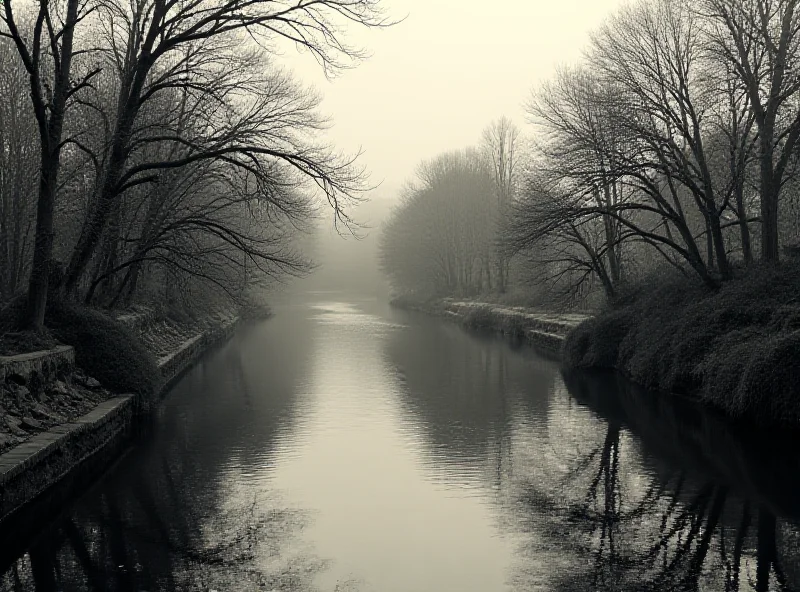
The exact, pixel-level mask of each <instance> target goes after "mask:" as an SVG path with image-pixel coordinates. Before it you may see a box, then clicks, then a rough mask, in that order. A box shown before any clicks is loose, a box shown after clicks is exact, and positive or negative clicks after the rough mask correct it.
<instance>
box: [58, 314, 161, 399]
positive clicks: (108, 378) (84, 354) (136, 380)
mask: <svg viewBox="0 0 800 592" xmlns="http://www.w3.org/2000/svg"><path fill="white" fill-rule="evenodd" d="M45 323H46V324H47V326H48V327H49V328H50V330H51V332H52V333H53V335H54V336H55V337H56V338H57V339H58V340H59V341H61V342H63V343H66V344H69V345H71V346H73V347H74V348H75V361H76V363H77V364H78V365H79V366H80V367H81V368H83V369H84V370H85V371H86V372H87V373H88V374H89V375H91V376H93V377H94V378H96V379H97V380H99V381H100V382H101V383H102V384H103V386H105V387H106V388H108V389H110V390H113V391H116V392H120V393H134V394H137V395H140V396H144V397H149V396H151V395H152V394H153V393H155V392H156V389H157V388H158V386H159V378H160V372H159V370H158V367H157V366H156V361H155V358H154V357H153V355H152V354H151V353H150V352H149V351H148V350H147V348H145V346H144V344H143V343H142V342H141V341H140V340H139V339H138V338H137V337H136V335H135V334H134V333H133V332H131V331H130V330H129V329H128V328H127V327H125V326H124V325H122V324H121V323H119V322H117V321H115V320H114V319H112V318H111V317H109V316H108V315H106V314H104V313H102V312H100V311H98V310H94V309H90V308H85V307H80V306H77V305H73V304H62V303H57V304H56V303H54V304H53V305H52V306H50V307H49V308H48V310H47V314H46V317H45Z"/></svg>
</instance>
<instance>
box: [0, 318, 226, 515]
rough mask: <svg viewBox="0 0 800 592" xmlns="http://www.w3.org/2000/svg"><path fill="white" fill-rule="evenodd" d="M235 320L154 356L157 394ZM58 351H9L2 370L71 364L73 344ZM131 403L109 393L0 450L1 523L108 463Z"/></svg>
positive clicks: (129, 420)
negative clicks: (160, 382)
mask: <svg viewBox="0 0 800 592" xmlns="http://www.w3.org/2000/svg"><path fill="white" fill-rule="evenodd" d="M238 325H239V318H238V317H236V318H232V319H227V320H225V321H224V322H223V323H222V324H221V325H220V326H218V327H216V328H214V329H211V330H208V331H206V332H205V333H203V334H201V335H198V336H197V337H194V338H192V339H190V340H188V341H186V342H185V343H184V344H183V345H182V346H181V347H180V348H178V349H177V350H176V351H174V352H173V353H171V354H169V355H167V356H164V357H162V358H161V359H160V360H158V366H159V369H160V370H161V372H162V375H163V377H164V386H163V388H162V391H161V394H163V393H164V392H166V391H167V390H168V388H169V386H170V385H171V384H173V383H174V382H175V381H176V380H177V379H178V378H179V377H180V376H181V375H182V374H183V373H184V372H185V371H186V370H187V369H189V368H190V367H191V366H192V365H193V364H194V363H195V362H196V361H197V359H198V358H200V356H202V355H203V354H204V353H205V352H206V351H208V349H209V348H211V347H212V346H214V345H216V344H218V343H220V342H222V341H224V340H227V339H228V338H230V337H231V335H233V333H234V331H235V330H236V328H237V327H238ZM59 350H61V351H58V352H56V354H55V356H54V352H53V351H49V352H36V353H33V354H24V355H23V356H13V358H14V360H12V365H9V366H8V368H10V369H11V370H6V372H7V373H8V374H9V375H11V374H22V375H23V376H25V374H24V373H23V372H22V371H20V370H25V369H26V368H30V369H31V372H34V371H36V372H43V371H44V370H47V371H48V372H52V371H54V370H53V368H55V369H56V370H55V371H57V370H60V368H61V366H60V364H65V363H67V362H68V363H69V365H70V367H71V366H72V365H74V359H75V353H74V351H73V349H72V348H71V347H63V348H59ZM17 358H23V359H20V360H18V359H17ZM6 359H8V358H6ZM28 376H30V374H29V375H28ZM3 377H5V375H3ZM134 408H135V404H134V397H133V396H132V395H123V396H118V397H113V398H111V399H108V400H106V401H104V402H102V403H100V404H99V405H98V406H97V407H95V408H94V409H93V410H92V411H90V412H89V413H87V414H86V415H83V416H81V417H79V418H78V419H76V420H75V421H72V422H70V423H65V424H61V425H58V426H55V427H53V428H51V429H50V430H48V431H46V432H42V433H40V434H37V435H35V436H33V437H32V438H30V439H29V440H27V441H25V442H23V443H22V444H20V445H19V446H16V447H15V448H12V449H11V450H9V451H7V452H6V453H4V454H2V455H0V523H3V524H5V523H6V522H7V521H11V520H9V519H11V518H12V516H13V517H14V518H13V520H14V521H18V520H19V518H18V517H17V515H18V514H24V513H23V512H20V510H21V509H22V508H23V507H24V506H26V505H28V504H29V503H30V502H32V501H33V500H35V499H37V498H39V497H42V494H43V493H44V492H45V491H47V490H50V489H52V488H54V486H55V485H56V484H58V483H59V482H61V481H62V480H65V481H66V482H68V483H67V485H66V488H67V489H72V490H74V488H79V487H80V486H81V483H80V482H79V481H80V480H73V479H65V477H67V476H69V475H72V474H74V473H75V472H77V470H78V469H79V468H81V467H83V466H85V465H89V464H95V465H96V464H100V462H102V463H103V464H107V463H108V462H110V460H111V458H113V456H112V454H113V455H117V454H119V449H120V448H121V446H122V444H124V442H125V441H127V438H128V435H129V433H130V431H131V427H132V425H133V422H134V418H135V413H134ZM92 457H98V458H100V461H98V462H95V463H88V462H87V461H89V459H90V458H92ZM72 481H76V482H75V483H72ZM43 497H47V496H43ZM64 497H67V494H64Z"/></svg>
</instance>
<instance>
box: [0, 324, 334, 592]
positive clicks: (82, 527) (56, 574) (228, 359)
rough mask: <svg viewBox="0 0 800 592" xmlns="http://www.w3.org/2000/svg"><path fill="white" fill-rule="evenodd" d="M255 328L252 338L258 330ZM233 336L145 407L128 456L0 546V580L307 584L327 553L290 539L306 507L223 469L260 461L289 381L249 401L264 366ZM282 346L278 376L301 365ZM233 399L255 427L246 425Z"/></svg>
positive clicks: (104, 585)
mask: <svg viewBox="0 0 800 592" xmlns="http://www.w3.org/2000/svg"><path fill="white" fill-rule="evenodd" d="M253 339H255V340H257V341H256V343H260V341H258V339H259V336H258V335H256V336H255V337H253ZM265 339H266V338H264V339H262V341H264V340H265ZM234 345H235V344H234V343H231V344H230V345H229V346H227V347H225V348H222V349H221V350H220V351H218V352H217V353H216V354H214V355H213V356H211V357H210V358H209V359H208V360H207V361H205V362H204V363H202V364H200V365H199V366H197V367H196V368H195V369H194V370H193V371H192V372H191V373H190V374H189V375H187V376H186V377H185V378H184V379H183V380H182V381H181V384H180V386H179V387H178V388H177V389H176V392H175V393H173V394H172V395H171V398H170V404H171V405H172V406H173V407H172V409H170V410H165V409H163V408H162V409H161V410H160V411H161V412H159V413H156V414H155V415H154V416H153V417H151V418H150V419H151V422H152V425H150V426H147V425H146V426H143V431H144V432H145V434H143V437H142V438H141V439H140V442H139V443H138V445H137V446H136V447H135V448H134V449H133V450H132V451H131V452H130V454H129V456H128V457H126V458H123V459H122V461H121V462H120V464H119V465H118V467H117V468H115V469H112V470H111V471H110V472H109V473H108V474H106V475H105V476H104V477H103V479H102V480H101V482H100V483H99V484H98V485H96V486H95V487H94V489H93V490H89V491H88V492H86V494H85V495H84V496H83V497H82V498H81V499H80V500H78V501H77V502H76V503H75V504H74V505H73V506H72V507H71V508H69V509H68V511H67V512H66V513H65V514H64V515H62V516H61V517H59V518H58V519H57V520H55V521H52V522H51V523H50V524H49V525H48V526H47V527H46V528H45V529H44V530H43V531H41V532H39V533H38V534H37V537H36V540H35V541H32V542H30V543H27V544H25V545H24V546H23V547H22V548H23V549H26V551H25V552H24V553H23V552H22V551H20V552H19V553H17V554H16V555H15V554H14V553H12V554H11V556H10V557H3V556H2V555H4V554H5V553H6V552H8V551H6V550H3V553H0V573H1V574H2V575H0V589H2V590H13V591H32V590H35V591H36V592H47V591H51V590H53V591H55V590H59V591H70V590H96V591H128V590H137V591H139V590H150V591H155V590H212V589H217V590H237V591H239V590H242V591H246V590H264V589H266V590H271V589H279V590H289V591H302V590H311V589H312V588H313V586H312V580H313V578H314V577H315V575H316V574H317V573H318V572H319V571H320V570H321V569H323V568H324V567H325V565H326V564H325V562H323V561H321V560H319V559H318V558H317V557H315V556H314V555H313V553H309V552H307V551H306V549H304V548H299V549H298V548H297V544H296V541H295V539H296V538H297V535H298V533H299V531H300V530H301V529H302V528H303V527H304V526H305V524H306V523H307V518H308V516H307V514H306V513H305V512H302V511H299V510H294V509H291V507H287V505H286V504H283V503H282V501H283V500H281V498H280V496H279V495H277V494H275V493H273V492H269V491H264V490H263V489H260V490H258V491H252V492H250V491H244V492H243V491H242V489H241V488H238V487H236V486H234V485H233V481H235V480H232V479H229V478H226V475H227V473H226V467H229V466H231V464H232V463H233V466H235V467H236V469H235V470H236V471H241V472H252V471H253V470H254V468H255V467H258V466H261V463H268V460H267V459H268V457H269V455H270V454H272V450H273V449H274V447H275V441H276V439H278V438H279V437H280V433H281V429H283V428H282V426H283V425H285V424H286V423H291V421H292V417H293V415H294V413H295V399H294V397H292V396H291V392H292V390H291V389H285V390H282V391H279V392H278V394H276V396H273V397H270V398H259V399H258V401H252V400H251V396H250V390H251V388H252V385H253V384H257V383H258V381H260V380H263V374H264V372H267V371H268V369H264V368H263V364H260V362H258V360H257V359H256V360H255V361H252V360H248V359H247V356H246V355H242V354H240V352H239V350H238V349H237V348H236V347H234ZM282 345H283V348H284V351H282V352H279V353H280V354H281V355H282V356H283V358H281V359H284V358H287V361H286V363H285V364H284V369H287V371H286V372H284V373H283V374H282V377H283V378H284V379H285V380H294V379H296V377H298V376H301V375H302V371H303V365H302V358H300V357H299V356H297V355H293V354H294V353H295V352H294V351H293V348H292V347H289V346H292V345H293V344H292V343H289V345H288V346H287V343H286V342H284V343H283V344H282ZM263 349H265V348H262V351H263ZM294 349H302V348H301V347H300V345H297V346H296V347H294ZM275 357H276V358H277V357H278V355H276V356H275ZM295 360H300V361H295ZM244 365H247V366H248V368H247V369H245V367H244ZM281 393H285V394H282V395H281ZM243 407H244V408H246V409H247V415H248V420H250V421H252V425H254V426H257V428H258V429H252V430H249V431H246V428H247V425H243V422H242V420H241V412H240V410H241V409H242V408H243ZM244 444H248V445H250V446H251V448H250V449H248V448H247V447H246V446H245V445H244ZM252 450H255V451H257V452H258V454H260V456H257V455H256V454H255V453H254V452H252ZM232 451H234V452H232ZM231 454H235V455H236V456H235V457H234V458H232V457H231ZM131 457H133V458H131ZM117 469H119V470H117ZM122 469H124V470H122ZM237 474H238V473H237ZM245 490H246V488H245ZM256 499H257V500H258V502H256V501H255V500H256Z"/></svg>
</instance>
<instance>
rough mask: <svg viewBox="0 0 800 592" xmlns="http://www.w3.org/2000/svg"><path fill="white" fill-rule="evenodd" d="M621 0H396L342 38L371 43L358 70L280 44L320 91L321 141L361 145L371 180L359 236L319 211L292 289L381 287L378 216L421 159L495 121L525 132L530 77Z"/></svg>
mask: <svg viewBox="0 0 800 592" xmlns="http://www.w3.org/2000/svg"><path fill="white" fill-rule="evenodd" d="M620 4H622V2H620V1H619V0H596V1H587V0H565V1H562V2H543V1H534V2H522V1H519V0H502V1H498V2H492V3H489V2H481V1H478V0H467V1H458V0H435V1H431V0H392V1H391V2H387V3H386V5H385V6H386V10H387V15H388V16H389V17H391V18H393V19H395V20H401V21H402V22H400V23H399V24H397V25H395V26H392V27H389V28H385V29H379V30H374V29H365V28H362V27H357V26H351V27H350V28H349V29H348V31H347V39H348V41H349V42H351V43H352V44H354V45H357V46H360V47H362V48H364V49H366V50H367V52H369V54H370V55H369V57H368V58H367V59H365V60H364V61H363V62H361V63H360V64H359V65H358V66H357V67H356V68H353V69H350V70H346V71H344V72H342V73H340V74H339V75H338V76H336V77H335V78H333V79H328V78H326V76H325V74H324V72H323V71H322V69H321V68H320V66H319V64H317V62H316V61H315V60H314V58H313V57H312V56H311V55H310V54H308V53H307V52H306V53H298V52H296V51H295V50H294V49H293V48H288V47H287V48H285V49H284V50H283V53H282V55H281V57H280V61H281V63H283V64H285V65H286V66H287V67H289V68H291V69H292V71H293V72H294V74H295V75H296V76H297V77H298V78H299V79H300V80H302V81H304V82H305V83H306V84H309V85H311V86H313V87H314V88H315V89H316V90H317V91H319V92H320V93H321V94H322V95H323V102H322V110H323V111H324V112H325V113H326V114H327V115H329V116H330V118H331V120H332V126H331V128H330V129H329V130H328V131H327V132H326V134H327V137H328V140H329V141H330V143H331V144H332V145H335V146H336V147H337V148H338V149H339V150H342V151H344V152H347V153H356V152H358V151H362V152H363V153H362V155H361V156H360V159H359V160H360V162H361V164H362V165H364V166H365V167H366V168H367V171H368V173H369V175H370V182H371V184H372V185H374V186H375V188H374V189H373V190H371V191H369V192H368V194H367V196H368V197H369V199H370V200H371V202H370V203H367V204H363V205H361V206H360V207H359V208H358V210H357V212H356V213H355V218H356V219H357V220H358V221H359V222H362V223H365V225H366V226H369V228H365V229H364V234H365V235H367V236H366V238H365V239H364V240H358V241H357V240H354V239H353V238H352V237H350V238H349V239H347V238H346V237H345V238H342V237H340V236H339V235H338V234H337V233H336V232H335V231H334V230H333V228H332V218H331V217H330V216H328V217H326V218H324V219H323V220H322V222H321V225H320V230H319V232H318V235H317V237H315V240H314V241H313V243H314V244H315V245H316V248H315V249H314V250H313V251H314V252H313V253H309V254H310V255H312V256H313V258H314V260H315V262H316V263H317V264H318V266H319V267H318V268H317V269H316V270H315V272H314V273H313V274H312V276H310V277H306V278H304V279H303V280H300V281H292V282H290V285H291V287H292V291H294V289H300V290H303V291H304V290H337V291H345V292H357V293H364V294H367V295H370V296H371V295H385V294H386V293H387V292H388V288H387V286H386V283H385V280H384V279H383V278H382V277H381V274H380V272H379V270H378V263H377V235H378V234H379V232H380V223H381V221H382V220H384V219H385V217H386V215H387V214H388V213H389V212H390V211H391V208H392V206H393V204H394V203H395V202H396V199H397V196H398V193H399V191H400V190H401V188H402V186H403V184H404V183H405V182H406V181H408V180H409V179H411V178H412V177H413V175H414V171H415V169H416V167H417V165H418V164H419V162H420V161H421V160H425V159H430V158H433V157H434V156H436V155H437V154H439V153H441V152H444V151H448V150H455V149H460V148H462V147H464V146H471V145H474V144H476V143H477V142H478V140H479V139H480V134H481V130H482V129H483V128H484V127H485V126H486V125H487V124H488V123H489V122H490V121H492V120H493V119H496V118H498V117H501V116H504V115H505V116H507V117H509V118H510V119H512V120H513V121H514V122H515V123H517V124H518V125H519V126H520V128H521V129H522V131H523V134H525V133H526V132H527V131H528V130H527V129H526V127H528V126H526V118H525V113H524V103H525V102H526V100H527V99H528V98H529V96H530V93H531V91H532V89H533V88H534V87H536V85H537V84H539V83H541V82H542V81H544V80H546V79H548V78H549V77H551V76H552V75H553V73H554V71H555V70H556V69H557V68H558V67H559V66H560V65H563V64H569V63H573V62H575V61H576V60H578V59H579V58H580V56H581V52H582V51H583V48H584V47H585V46H586V43H587V41H588V39H589V35H590V34H591V32H592V31H593V30H596V29H597V27H598V26H599V25H600V24H601V23H602V22H603V20H604V19H605V18H606V17H607V16H608V15H609V14H611V13H612V12H613V10H614V9H615V7H616V6H619V5H620Z"/></svg>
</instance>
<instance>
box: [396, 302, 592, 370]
mask: <svg viewBox="0 0 800 592" xmlns="http://www.w3.org/2000/svg"><path fill="white" fill-rule="evenodd" d="M392 305H393V306H398V307H400V308H405V309H409V310H417V311H420V312H424V313H427V314H434V315H438V316H443V317H445V318H449V319H452V320H455V321H458V322H460V323H461V324H464V325H466V326H469V327H474V328H484V329H490V330H493V331H497V332H499V333H502V334H506V335H509V336H513V337H515V338H522V339H524V340H525V341H526V342H527V343H529V344H530V345H532V346H533V347H534V348H536V349H537V350H539V351H540V352H541V353H544V354H547V355H549V356H552V357H560V356H561V350H562V348H563V346H564V339H565V338H566V335H567V333H569V332H570V331H571V330H572V329H573V328H574V327H575V326H577V325H578V324H580V323H581V322H582V321H584V320H585V319H587V318H588V317H589V315H585V314H576V313H553V312H546V311H537V310H533V309H529V308H524V307H516V306H502V305H496V304H491V303H487V302H473V301H460V300H455V299H452V298H443V299H441V300H438V301H435V302H429V303H419V302H408V301H404V300H396V301H393V302H392Z"/></svg>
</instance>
